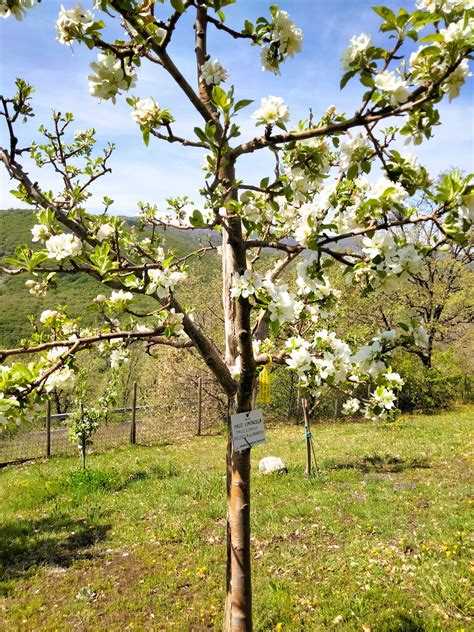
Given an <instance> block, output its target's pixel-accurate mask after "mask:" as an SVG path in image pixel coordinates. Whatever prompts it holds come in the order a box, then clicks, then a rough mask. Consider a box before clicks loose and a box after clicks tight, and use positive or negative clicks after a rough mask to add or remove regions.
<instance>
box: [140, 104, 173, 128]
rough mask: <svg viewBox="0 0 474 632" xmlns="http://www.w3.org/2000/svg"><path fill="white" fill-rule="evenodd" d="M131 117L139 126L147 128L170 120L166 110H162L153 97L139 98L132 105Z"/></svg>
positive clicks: (158, 125) (155, 126)
mask: <svg viewBox="0 0 474 632" xmlns="http://www.w3.org/2000/svg"><path fill="white" fill-rule="evenodd" d="M131 116H132V119H133V120H134V121H135V122H136V123H138V124H139V125H140V126H141V127H147V128H149V129H153V128H157V127H160V126H161V125H162V124H163V123H164V122H166V121H171V120H172V119H171V116H170V114H169V112H168V110H162V109H161V108H160V107H159V105H158V104H157V103H156V101H155V100H154V99H140V100H138V101H137V102H136V103H135V105H134V106H133V112H132V114H131Z"/></svg>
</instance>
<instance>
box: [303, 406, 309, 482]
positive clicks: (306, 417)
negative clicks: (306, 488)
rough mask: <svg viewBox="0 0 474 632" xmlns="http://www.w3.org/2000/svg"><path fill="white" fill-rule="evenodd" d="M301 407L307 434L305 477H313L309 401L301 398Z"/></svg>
mask: <svg viewBox="0 0 474 632" xmlns="http://www.w3.org/2000/svg"><path fill="white" fill-rule="evenodd" d="M301 407H302V409H303V416H304V428H305V432H306V470H305V475H306V476H308V477H309V476H311V426H310V421H309V415H308V399H307V398H306V397H302V398H301Z"/></svg>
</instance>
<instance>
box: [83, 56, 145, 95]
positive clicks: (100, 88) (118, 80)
mask: <svg viewBox="0 0 474 632" xmlns="http://www.w3.org/2000/svg"><path fill="white" fill-rule="evenodd" d="M90 68H91V70H92V73H91V74H90V75H89V77H88V79H89V92H90V94H91V95H92V96H93V97H97V98H99V99H105V100H107V99H110V100H111V101H112V103H115V102H116V100H117V98H116V97H117V94H118V93H119V92H120V90H125V91H126V90H129V89H130V88H133V87H134V86H135V83H136V79H137V74H136V72H135V69H134V68H133V67H132V66H131V65H130V64H129V63H128V62H126V61H125V60H122V59H118V58H117V57H116V56H115V55H113V54H105V53H99V55H98V56H97V61H93V62H92V63H91V64H90Z"/></svg>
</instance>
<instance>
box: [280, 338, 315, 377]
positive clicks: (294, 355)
mask: <svg viewBox="0 0 474 632" xmlns="http://www.w3.org/2000/svg"><path fill="white" fill-rule="evenodd" d="M313 360H314V356H312V355H311V353H310V351H309V345H308V344H305V345H302V346H301V347H297V348H295V349H292V351H291V352H290V357H289V358H287V359H286V363H287V365H288V366H289V368H290V369H293V370H294V371H297V372H298V373H299V374H301V373H305V372H306V371H309V370H310V368H311V363H312V362H313Z"/></svg>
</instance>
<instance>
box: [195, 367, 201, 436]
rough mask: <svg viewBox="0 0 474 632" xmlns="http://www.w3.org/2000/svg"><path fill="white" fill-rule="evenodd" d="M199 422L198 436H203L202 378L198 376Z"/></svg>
mask: <svg viewBox="0 0 474 632" xmlns="http://www.w3.org/2000/svg"><path fill="white" fill-rule="evenodd" d="M197 396H198V422H197V433H196V434H197V436H198V437H200V436H201V424H202V378H201V377H198V392H197Z"/></svg>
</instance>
